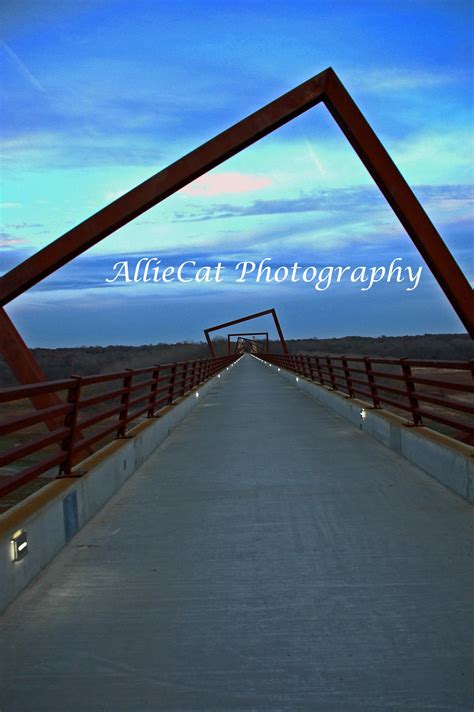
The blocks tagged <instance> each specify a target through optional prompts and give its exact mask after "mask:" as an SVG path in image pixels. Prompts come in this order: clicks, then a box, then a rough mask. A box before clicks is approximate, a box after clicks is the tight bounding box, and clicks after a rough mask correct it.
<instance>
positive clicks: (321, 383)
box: [314, 356, 324, 386]
mask: <svg viewBox="0 0 474 712" xmlns="http://www.w3.org/2000/svg"><path fill="white" fill-rule="evenodd" d="M314 359H315V361H316V368H317V369H318V378H319V383H320V385H321V386H324V379H323V372H322V370H321V364H320V363H319V356H315V357H314Z"/></svg>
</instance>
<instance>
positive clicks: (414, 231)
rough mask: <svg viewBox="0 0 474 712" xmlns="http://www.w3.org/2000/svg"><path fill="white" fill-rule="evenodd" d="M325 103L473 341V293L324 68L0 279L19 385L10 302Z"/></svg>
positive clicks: (30, 369) (4, 326)
mask: <svg viewBox="0 0 474 712" xmlns="http://www.w3.org/2000/svg"><path fill="white" fill-rule="evenodd" d="M319 103H323V104H324V105H325V106H326V108H327V109H328V111H329V112H330V114H331V115H332V117H333V118H334V120H335V121H336V123H337V124H338V126H339V128H340V129H341V131H342V132H343V133H344V135H345V136H346V138H347V140H348V141H349V143H350V144H351V146H352V148H353V149H354V150H355V152H356V153H357V155H358V156H359V158H360V160H361V161H362V163H363V164H364V165H365V167H366V168H367V170H368V172H369V173H370V175H371V176H372V178H373V180H374V181H375V183H376V185H377V186H378V188H379V189H380V191H381V192H382V194H383V195H384V197H385V199H386V200H387V202H388V204H389V205H390V206H391V208H392V210H393V211H394V213H395V215H396V216H397V217H398V219H399V221H400V222H401V224H402V225H403V227H404V228H405V230H406V232H407V233H408V235H409V237H410V238H411V240H412V241H413V243H414V245H415V247H416V248H417V250H418V251H419V253H420V254H421V256H422V258H423V259H424V261H425V262H426V264H427V266H428V267H429V269H430V270H431V272H432V273H433V275H434V277H435V279H436V280H437V282H438V284H439V285H440V287H441V289H442V290H443V291H444V293H445V295H446V297H447V298H448V300H449V301H450V303H451V305H452V306H453V308H454V310H455V311H456V313H457V315H458V317H459V319H460V320H461V322H462V323H463V324H464V326H465V328H466V330H467V331H468V332H469V333H470V335H471V336H474V305H473V300H472V289H471V287H470V285H469V282H468V280H467V279H466V277H465V275H464V273H463V271H462V270H461V269H460V267H459V265H458V264H457V262H456V260H455V259H454V257H453V255H452V254H451V252H450V251H449V249H448V248H447V246H446V245H445V243H444V242H443V240H442V238H441V236H440V234H439V233H438V231H437V230H436V228H435V227H434V225H433V224H432V222H431V220H430V219H429V217H428V215H427V214H426V212H425V211H424V209H423V207H422V206H421V205H420V203H419V202H418V200H417V198H416V197H415V195H414V193H413V191H412V190H411V189H410V187H409V186H408V184H407V182H406V181H405V179H404V178H403V176H402V174H401V173H400V171H399V170H398V168H397V167H396V166H395V164H394V162H393V161H392V159H391V158H390V156H389V154H388V153H387V151H386V150H385V148H384V147H383V145H382V143H381V142H380V140H379V139H378V137H377V136H376V134H375V133H374V131H373V130H372V128H371V127H370V125H369V123H368V122H367V120H366V119H365V117H364V116H363V114H362V112H361V111H360V109H359V108H358V107H357V105H356V103H355V102H354V100H353V99H352V97H351V96H350V94H349V93H348V91H347V90H346V88H345V87H344V85H343V84H342V82H341V81H340V79H339V78H338V76H337V74H336V73H335V71H334V70H333V69H332V68H331V67H329V68H327V69H325V70H324V71H322V72H320V73H319V74H317V75H316V76H314V77H313V78H311V79H309V80H308V81H306V82H303V84H300V85H299V86H297V87H295V88H294V89H292V90H291V91H289V92H287V93H286V94H284V95H282V96H280V97H279V98H278V99H275V100H274V101H272V102H270V103H269V104H267V105H266V106H264V107H262V108H260V109H258V110H257V111H256V112H254V113H253V114H250V115H249V116H247V118H245V119H243V120H242V121H239V122H238V123H236V124H234V125H233V126H231V127H230V128H228V129H226V130H225V131H223V132H222V133H220V134H218V135H217V136H215V137H214V138H212V139H211V140H210V141H208V142H207V143H204V144H203V145H201V146H199V147H198V148H196V149H195V150H193V151H191V152H190V153H188V154H187V155H185V156H183V157H182V158H180V159H178V160H177V161H176V162H175V163H172V164H171V165H169V166H168V167H167V168H165V169H163V170H161V171H159V172H158V173H156V174H155V175H154V176H152V177H151V178H149V179H148V180H146V181H144V182H143V183H141V184H140V185H138V186H136V187H135V188H133V189H132V190H130V191H129V192H128V193H126V194H125V195H123V196H121V197H120V198H117V199H116V200H114V201H113V202H112V203H110V204H109V205H107V206H106V207H104V208H102V209H101V210H99V211H98V212H97V213H95V214H94V215H92V216H91V217H89V218H87V219H86V220H84V221H83V222H82V223H80V224H79V225H77V226H76V227H74V228H72V229H71V230H69V231H68V232H66V233H65V234H64V235H62V236H61V237H59V238H58V239H56V240H54V241H53V242H51V243H50V244H49V245H47V246H46V247H44V248H43V249H41V250H39V251H38V252H37V253H36V254H34V255H32V256H31V257H29V258H28V259H26V260H24V261H23V262H22V263H21V264H19V265H17V266H16V267H14V268H13V269H11V270H10V271H9V272H7V273H6V274H5V275H3V276H2V277H1V278H0V327H1V330H0V351H1V353H2V354H3V356H4V358H5V360H6V361H7V363H8V364H9V365H10V367H11V369H12V370H13V372H14V373H15V375H16V376H17V378H18V380H19V381H20V382H21V383H31V382H34V381H37V380H38V379H40V378H42V377H43V374H42V371H41V368H40V367H39V365H38V364H37V362H36V361H35V359H34V357H33V355H32V353H31V352H30V351H29V349H28V347H27V345H26V344H25V342H24V341H23V339H22V337H21V335H20V334H19V333H18V331H17V330H16V328H15V326H14V324H13V322H12V321H11V319H10V318H9V316H8V315H7V313H6V311H5V309H4V307H5V306H6V305H7V304H8V303H9V302H11V301H12V300H13V299H15V297H17V296H19V295H20V294H23V293H24V292H25V291H27V290H28V289H30V288H31V287H33V286H34V285H35V284H38V282H40V281H41V280H43V279H44V278H45V277H47V276H48V275H50V274H52V273H54V272H55V271H56V270H57V269H59V268H60V267H62V266H64V265H65V264H67V263H68V262H70V261H71V260H72V259H74V258H75V257H77V256H78V255H80V254H82V253H83V252H85V251H86V250H88V249H89V248H90V247H92V246H93V245H95V244H97V243H98V242H100V241H101V240H103V239H104V238H105V237H107V236H108V235H110V234H111V233H113V232H115V231H116V230H118V229H119V228H120V227H122V226H123V225H126V224H127V223H128V222H130V221H131V220H133V219H134V218H136V217H138V216H139V215H141V214H142V213H144V212H145V211H146V210H149V209H150V208H152V207H153V206H155V205H157V204H158V203H160V202H161V201H163V200H165V199H166V198H168V197H169V196H170V195H172V194H173V193H175V192H176V191H178V190H180V189H181V188H183V187H184V186H186V185H188V184H189V183H191V182H192V181H194V180H196V178H199V177H200V176H202V175H203V174H205V173H207V172H208V171H210V170H211V169H213V168H215V167H216V166H218V165H220V164H221V163H223V162H224V161H226V160H227V159H228V158H231V157H232V156H234V155H236V154H237V153H239V152H240V151H242V150H244V149H245V148H247V147H248V146H251V145H252V144H254V143H256V142H257V141H259V140H260V139H262V138H264V137H265V136H267V135H268V134H270V133H271V132H273V131H275V130H276V129H278V128H280V127H281V126H283V125H284V124H286V123H288V122H289V121H292V120H293V119H295V118H296V117H297V116H300V115H301V114H303V113H304V112H306V111H308V110H309V109H311V108H312V107H314V106H316V105H317V104H319Z"/></svg>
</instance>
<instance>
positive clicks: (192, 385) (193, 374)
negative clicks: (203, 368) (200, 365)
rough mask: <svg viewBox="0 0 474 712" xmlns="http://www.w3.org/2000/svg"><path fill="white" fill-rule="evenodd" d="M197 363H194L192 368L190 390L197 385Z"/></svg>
mask: <svg viewBox="0 0 474 712" xmlns="http://www.w3.org/2000/svg"><path fill="white" fill-rule="evenodd" d="M196 367H197V361H192V366H191V383H190V384H189V389H190V390H191V389H192V388H194V386H195V385H196V370H197V368H196Z"/></svg>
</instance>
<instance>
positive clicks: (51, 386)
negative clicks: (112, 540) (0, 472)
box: [0, 356, 239, 497]
mask: <svg viewBox="0 0 474 712" xmlns="http://www.w3.org/2000/svg"><path fill="white" fill-rule="evenodd" d="M237 358H239V357H238V356H223V357H219V358H207V359H200V360H194V361H181V362H178V363H165V364H160V365H154V366H151V367H150V368H139V369H126V370H125V371H118V372H114V373H105V374H99V375H93V376H84V377H79V376H73V377H71V378H67V379H63V380H59V381H44V382H42V383H34V384H31V385H25V386H18V387H17V386H15V387H12V388H3V389H0V404H1V403H4V404H15V403H17V402H18V401H21V400H22V399H28V398H30V399H31V398H32V397H33V396H35V395H38V394H41V395H44V394H51V393H58V392H61V391H62V392H63V393H64V394H65V395H66V398H65V402H64V403H63V404H60V405H58V406H53V407H51V406H50V407H44V408H42V409H39V410H35V411H33V412H32V406H31V405H30V403H28V406H27V407H28V412H25V413H24V414H20V415H18V414H15V416H14V417H10V418H8V419H5V420H2V421H0V437H2V436H4V437H6V436H7V435H8V436H11V435H13V434H15V433H17V432H20V431H22V430H25V429H26V428H28V427H31V426H32V425H41V424H44V425H46V423H47V421H48V422H51V419H52V418H53V417H54V418H55V419H56V422H57V427H56V428H55V429H54V430H53V431H51V432H49V433H46V434H40V435H39V436H38V435H37V434H36V433H35V434H31V433H28V434H27V437H26V439H25V440H24V441H23V442H20V443H17V444H16V446H15V447H11V444H8V442H7V441H5V440H4V444H6V446H5V447H4V448H3V449H2V452H1V453H0V467H7V466H11V465H13V464H14V463H18V461H21V460H22V459H24V458H25V457H28V456H31V455H34V456H35V460H36V461H35V462H33V464H29V463H28V466H25V467H23V468H22V469H19V471H18V472H16V473H15V474H13V475H4V476H0V497H2V496H4V495H6V494H9V493H10V492H12V491H13V490H15V489H17V488H18V487H21V486H22V485H24V484H26V483H27V482H29V481H30V480H33V479H35V478H36V477H39V476H40V475H41V474H43V473H44V472H46V471H48V470H50V469H51V468H53V467H55V466H57V465H59V475H60V476H68V475H70V474H71V471H72V468H73V465H77V464H78V463H79V462H80V461H81V460H83V459H84V458H85V457H87V456H88V453H90V448H91V446H92V445H95V444H96V443H99V442H102V441H104V440H105V439H109V440H110V439H111V437H112V436H114V435H115V437H118V438H123V437H126V433H127V431H128V430H129V426H130V423H132V422H133V421H135V420H137V419H138V418H140V417H141V416H144V417H146V418H155V417H157V414H159V411H160V410H161V409H162V408H164V407H166V406H168V405H171V404H173V403H174V402H175V401H176V400H177V399H178V398H181V397H182V396H184V395H185V394H186V393H189V392H190V391H192V390H193V389H194V388H196V387H197V386H199V385H200V384H201V383H203V382H205V381H207V380H208V379H209V378H211V376H213V375H215V374H216V373H218V372H219V371H222V370H223V369H224V368H226V367H227V366H228V365H229V364H231V363H233V362H234V361H236V360H237ZM138 379H142V380H138ZM104 386H105V389H104ZM88 387H89V388H90V387H93V388H94V389H95V390H96V392H95V393H94V394H93V395H84V391H85V389H86V388H88ZM97 388H99V389H102V390H100V392H99V393H97ZM113 399H116V400H118V403H115V404H113V405H110V401H112V400H113ZM104 405H106V407H105V409H104V408H102V409H101V410H100V412H98V413H94V414H92V415H91V414H90V413H88V414H86V413H85V411H86V410H87V409H90V408H96V407H99V406H104ZM20 408H21V406H20ZM96 426H97V427H98V429H96V430H95V431H94V432H92V433H87V431H88V430H89V429H90V428H94V427H96ZM48 446H55V447H57V448H59V452H56V454H54V455H51V453H50V452H49V453H44V452H43V451H44V449H45V448H47V447H48Z"/></svg>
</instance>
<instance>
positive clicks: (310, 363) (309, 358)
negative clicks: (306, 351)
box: [307, 356, 314, 381]
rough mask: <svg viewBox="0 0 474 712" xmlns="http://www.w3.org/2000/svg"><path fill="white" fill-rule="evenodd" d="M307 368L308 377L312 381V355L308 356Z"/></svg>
mask: <svg viewBox="0 0 474 712" xmlns="http://www.w3.org/2000/svg"><path fill="white" fill-rule="evenodd" d="M307 358H308V370H309V377H310V379H311V380H312V381H314V369H313V362H312V359H314V356H308V357H307Z"/></svg>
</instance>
